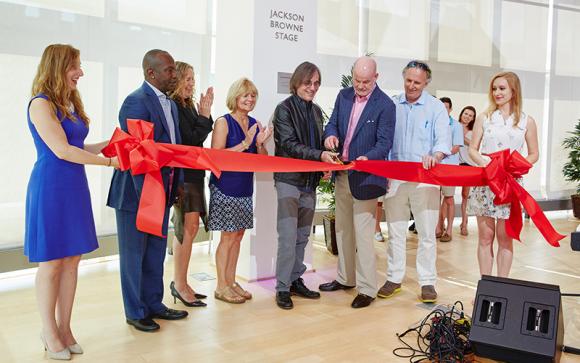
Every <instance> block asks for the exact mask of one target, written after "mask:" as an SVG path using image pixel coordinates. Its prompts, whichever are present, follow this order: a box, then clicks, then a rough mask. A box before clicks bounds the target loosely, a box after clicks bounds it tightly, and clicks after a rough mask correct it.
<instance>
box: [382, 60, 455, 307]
mask: <svg viewBox="0 0 580 363" xmlns="http://www.w3.org/2000/svg"><path fill="white" fill-rule="evenodd" d="M403 81H404V86H405V92H404V93H403V94H401V95H399V96H396V97H394V99H393V101H394V102H395V105H396V107H397V121H396V124H395V136H394V140H393V148H392V149H391V153H390V160H399V161H414V162H421V163H422V164H423V167H424V168H425V169H430V168H433V167H435V166H436V165H437V164H439V163H440V162H441V160H443V158H444V157H445V156H446V155H449V154H450V153H451V132H450V129H449V115H448V113H447V112H446V111H445V106H443V103H441V101H439V100H438V99H436V98H434V97H433V96H431V95H430V94H429V93H428V92H427V91H425V90H424V89H425V87H427V85H428V84H429V81H431V69H430V68H429V66H428V65H427V64H426V63H423V62H420V61H415V60H413V61H411V62H409V63H408V64H407V66H406V67H405V68H404V69H403ZM384 203H385V213H386V218H387V223H388V228H389V245H388V250H387V262H388V266H387V282H385V284H384V285H383V287H382V288H381V289H380V290H379V292H378V296H379V297H383V298H386V297H390V296H392V295H394V294H395V293H397V292H399V291H400V290H401V282H402V281H403V278H404V276H405V268H406V256H407V251H406V243H407V224H408V221H409V212H410V211H411V212H413V215H414V217H415V225H416V229H417V232H418V234H419V247H418V249H417V261H416V266H417V275H418V280H419V285H420V286H421V300H422V301H423V302H435V301H436V300H437V292H436V291H435V283H436V281H437V269H436V266H435V262H436V259H437V245H436V239H435V226H436V224H437V216H438V214H439V186H437V185H428V184H421V183H411V182H402V181H398V180H391V185H390V189H389V193H388V194H387V195H386V197H385V202H384Z"/></svg>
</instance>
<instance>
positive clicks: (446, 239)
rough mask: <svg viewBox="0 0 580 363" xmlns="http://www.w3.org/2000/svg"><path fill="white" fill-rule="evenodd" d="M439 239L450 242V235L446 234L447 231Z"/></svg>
mask: <svg viewBox="0 0 580 363" xmlns="http://www.w3.org/2000/svg"><path fill="white" fill-rule="evenodd" d="M439 241H441V242H451V236H450V235H448V234H447V233H443V235H442V236H441V238H440V239H439Z"/></svg>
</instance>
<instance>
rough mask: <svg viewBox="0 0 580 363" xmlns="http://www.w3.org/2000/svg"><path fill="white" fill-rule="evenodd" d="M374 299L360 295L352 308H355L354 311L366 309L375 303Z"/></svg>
mask: <svg viewBox="0 0 580 363" xmlns="http://www.w3.org/2000/svg"><path fill="white" fill-rule="evenodd" d="M374 299H375V298H374V297H370V296H368V295H365V294H358V295H357V296H356V297H355V298H354V300H353V301H352V303H351V304H350V306H351V307H353V308H354V309H360V308H365V307H367V306H369V305H370V304H371V303H372V302H373V300H374Z"/></svg>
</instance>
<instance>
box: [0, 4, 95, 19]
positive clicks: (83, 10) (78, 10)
mask: <svg viewBox="0 0 580 363" xmlns="http://www.w3.org/2000/svg"><path fill="white" fill-rule="evenodd" d="M0 2H3V3H12V4H18V5H25V6H28V7H30V8H33V9H34V8H40V9H49V10H56V11H61V12H63V13H73V14H81V15H90V16H98V17H101V18H102V17H103V16H104V15H105V0H91V1H79V0H2V1H0ZM27 10H28V9H27Z"/></svg>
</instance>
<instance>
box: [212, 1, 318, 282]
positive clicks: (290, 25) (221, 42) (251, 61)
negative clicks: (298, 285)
mask: <svg viewBox="0 0 580 363" xmlns="http://www.w3.org/2000/svg"><path fill="white" fill-rule="evenodd" d="M315 55H316V3H315V2H312V1H309V0H244V1H236V0H220V1H219V2H218V4H217V44H216V84H215V88H216V97H215V103H214V105H215V106H214V109H215V110H217V111H218V112H217V113H216V115H218V114H220V112H221V114H223V113H225V112H227V109H226V108H225V98H226V94H227V90H228V88H229V86H230V84H231V83H232V82H233V81H234V80H236V79H238V78H240V77H243V76H246V77H248V78H250V79H251V80H252V81H253V82H254V83H255V84H256V87H257V88H258V92H259V96H258V103H257V105H256V108H255V110H254V112H253V113H252V115H253V116H254V117H255V118H256V119H257V120H258V121H260V122H261V123H262V124H263V125H267V124H269V123H270V118H271V116H272V113H273V112H274V109H275V107H276V105H277V104H278V103H279V102H280V101H282V100H283V99H284V98H286V97H288V95H289V94H288V93H278V72H285V73H290V74H291V73H292V72H293V71H294V69H295V68H296V66H297V65H298V64H300V63H302V62H303V61H306V60H308V61H312V62H316V60H315V59H312V58H313V57H314V56H315ZM219 110H221V111H219ZM267 148H268V152H269V154H270V155H273V154H274V141H273V139H272V140H271V141H270V142H269V144H268V145H267ZM276 208H277V201H276V191H275V189H274V181H273V179H272V174H271V173H258V174H256V175H255V185H254V229H252V230H248V231H246V234H245V236H244V239H243V240H242V246H241V249H240V258H239V261H238V271H237V273H238V276H240V277H242V278H244V279H246V280H248V281H257V280H261V279H267V278H271V277H274V276H275V272H276V247H277V239H278V236H277V233H276ZM218 242H219V233H214V236H213V243H212V244H213V246H217V243H218ZM214 248H215V247H214ZM311 248H312V247H311V244H309V246H308V247H307V252H306V256H305V262H306V264H307V266H308V267H309V269H311V261H312V257H311V256H312V254H311Z"/></svg>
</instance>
